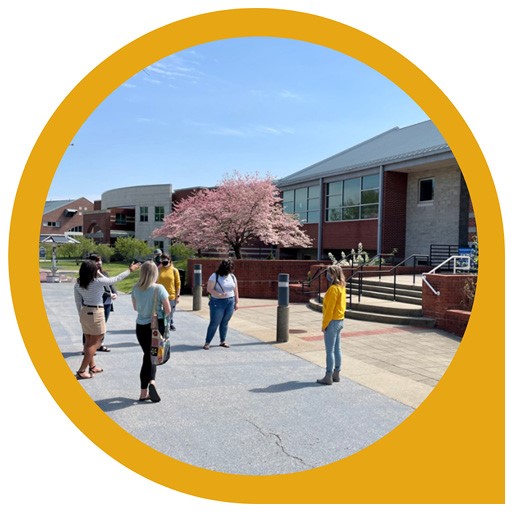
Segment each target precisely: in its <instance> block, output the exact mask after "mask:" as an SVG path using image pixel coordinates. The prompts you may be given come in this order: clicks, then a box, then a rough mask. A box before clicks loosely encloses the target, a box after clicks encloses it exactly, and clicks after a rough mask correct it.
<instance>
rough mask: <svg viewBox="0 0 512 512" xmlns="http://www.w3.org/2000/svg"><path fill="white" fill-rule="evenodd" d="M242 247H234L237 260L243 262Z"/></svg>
mask: <svg viewBox="0 0 512 512" xmlns="http://www.w3.org/2000/svg"><path fill="white" fill-rule="evenodd" d="M241 249H242V248H241V247H240V246H239V245H233V251H234V253H235V258H236V259H237V260H241V259H242V252H241Z"/></svg>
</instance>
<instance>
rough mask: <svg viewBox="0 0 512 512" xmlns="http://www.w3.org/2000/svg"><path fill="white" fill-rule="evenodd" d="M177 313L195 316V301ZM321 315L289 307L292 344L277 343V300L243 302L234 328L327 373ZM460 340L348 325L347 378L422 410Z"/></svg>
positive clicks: (434, 332)
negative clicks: (185, 312) (188, 313)
mask: <svg viewBox="0 0 512 512" xmlns="http://www.w3.org/2000/svg"><path fill="white" fill-rule="evenodd" d="M201 305H202V309H201V311H194V314H197V315H199V316H201V317H203V318H208V316H209V312H208V299H207V298H206V297H202V304H201ZM178 308H179V309H181V310H184V311H192V296H191V295H187V296H182V297H181V299H180V303H179V305H178ZM321 318H322V317H321V313H318V312H316V311H313V310H311V309H309V308H308V307H307V305H306V304H291V305H290V306H289V341H288V342H286V343H276V341H275V340H276V324H277V300H265V299H244V298H242V299H240V308H239V310H238V311H237V312H236V313H235V315H234V316H233V318H232V320H231V322H230V328H232V329H236V330H238V331H240V332H242V333H244V334H247V335H249V336H253V337H254V338H256V339H258V340H261V341H264V342H266V343H272V344H275V346H276V347H278V348H279V349H281V350H284V351H286V352H289V353H291V354H294V355H296V356H297V357H301V358H303V359H305V360H307V361H310V362H312V363H314V364H317V365H318V366H319V371H318V374H319V377H321V376H322V375H323V373H322V372H323V369H324V368H325V351H324V343H323V335H322V332H321ZM459 345H460V338H459V337H457V336H454V335H452V334H449V333H446V332H444V331H441V330H438V329H422V328H417V327H407V326H401V325H390V324H379V323H374V322H365V321H360V320H352V319H347V320H345V325H344V329H343V331H342V354H343V369H342V372H343V374H344V376H345V377H348V378H349V379H351V380H353V381H355V382H357V383H359V384H362V385H364V386H366V387H368V388H370V389H373V390H375V391H377V392H379V393H382V394H383V395H386V396H388V397H390V398H392V399H394V400H397V401H399V402H401V403H403V404H405V405H409V406H410V407H414V408H416V407H418V406H419V405H420V404H421V403H422V402H423V400H425V398H426V397H427V396H428V395H429V394H430V392H431V391H432V389H433V388H434V387H435V385H436V384H437V383H438V382H439V380H440V379H441V377H442V376H443V374H444V372H445V371H446V369H447V367H448V366H449V364H450V362H451V361H452V358H453V356H454V355H455V352H456V351H457V349H458V347H459Z"/></svg>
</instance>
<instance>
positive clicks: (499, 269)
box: [9, 9, 504, 503]
mask: <svg viewBox="0 0 512 512" xmlns="http://www.w3.org/2000/svg"><path fill="white" fill-rule="evenodd" d="M251 36H266V37H280V38H289V39H296V40H302V41H305V42H309V43H313V44H317V45H321V46H324V47H328V48H331V49H333V50H336V51H339V52H342V53H344V54H346V55H349V56H351V57H353V58H355V59H357V60H359V61H361V62H364V63H365V64H367V65H369V66H371V67H372V68H374V69H375V70H377V71H378V72H380V73H382V74H383V75H385V76H386V77H387V78H389V79H390V80H391V81H393V82H394V83H395V84H397V85H398V86H399V87H401V89H402V90H403V91H404V92H405V93H407V94H408V95H409V96H410V97H411V98H412V99H413V100H414V101H416V103H417V104H418V105H420V107H421V108H422V109H423V110H424V111H425V112H426V114H427V115H428V116H429V117H430V118H431V119H432V120H433V122H434V123H435V124H436V126H437V127H438V128H439V130H440V131H441V132H442V134H443V136H444V137H445V139H446V140H447V142H448V144H449V145H450V147H451V148H452V151H453V153H454V154H455V157H456V159H457V161H458V163H459V166H460V168H461V169H462V171H463V173H464V177H465V179H466V182H467V184H468V187H469V190H470V194H471V198H472V201H473V205H474V210H475V215H476V218H477V219H478V234H479V246H480V270H479V279H478V292H477V297H476V302H475V307H474V309H473V313H472V316H471V321H470V323H469V326H468V329H467V331H466V334H465V336H464V339H463V342H462V344H461V347H460V349H459V350H458V352H457V354H456V356H455V358H454V360H453V362H452V364H451V365H450V367H449V369H448V371H447V372H446V374H445V376H444V377H443V379H442V380H441V382H440V383H439V384H438V386H437V387H436V388H435V389H434V391H433V392H432V393H431V395H430V396H429V397H428V398H427V400H425V402H424V403H423V404H422V405H421V407H419V408H418V409H417V410H416V411H415V412H414V413H413V414H412V415H411V416H410V417H409V418H408V419H407V420H406V421H405V422H403V423H402V424H401V425H400V426H399V427H398V428H396V429H395V430H393V431H392V432H390V433H389V434H388V435H386V436H385V437H384V438H382V439H380V440H379V441H378V442H376V443H374V444H373V445H371V446H370V447H368V448H366V449H365V450H362V451H360V452H358V453H356V454H354V455H352V456H351V457H348V458H346V459H344V460H341V461H338V462H335V463H333V464H329V465H328V466H324V467H320V468H317V469H314V470H310V471H305V472H300V473H293V474H287V475H275V476H240V475H231V474H223V473H218V472H214V471H208V470H204V469H201V468H197V467H194V466H191V465H188V464H185V463H182V462H179V461H177V460H174V459H172V458H170V457H168V456H165V455H163V454H161V453H159V452H157V451H155V450H153V449H152V448H150V447H148V446H147V445H145V444H144V443H142V442H140V441H138V440H137V439H135V438H134V437H132V436H131V435H129V434H128V433H127V432H125V431H124V430H123V429H122V428H120V427H119V426H118V425H117V424H116V423H115V422H114V421H112V420H111V419H110V418H109V417H108V416H107V415H106V414H104V413H103V412H102V411H101V410H100V409H99V408H98V407H97V406H96V405H95V404H94V403H93V402H92V400H91V399H90V398H89V396H88V395H87V393H86V392H85V391H84V390H83V388H82V387H81V386H80V384H79V383H78V382H77V381H76V380H75V378H74V376H73V375H72V373H71V372H70V371H69V368H68V366H67V364H66V362H65V361H64V358H63V357H62V354H61V352H60V350H59V348H58V346H57V344H56V342H55V339H54V337H53V334H52V331H51V329H50V326H49V324H48V319H47V316H46V311H45V307H44V302H43V298H42V293H41V287H40V285H39V277H38V264H37V259H36V258H34V259H33V260H29V261H27V260H26V259H20V258H19V257H18V254H19V252H18V249H19V247H21V246H23V247H24V248H25V249H26V248H27V240H29V241H30V242H29V252H32V253H33V254H36V251H37V248H38V236H39V231H40V226H41V218H42V213H43V206H44V203H45V201H46V195H47V191H48V189H49V186H50V184H51V181H52V178H53V174H54V172H55V170H56V169H57V166H58V165H59V162H60V159H61V157H62V155H63V154H64V152H65V150H66V148H67V147H68V145H69V143H70V141H71V140H72V139H73V137H74V135H75V133H76V132H77V131H78V129H79V128H80V127H81V125H82V124H83V123H84V122H85V121H86V119H87V118H88V116H89V115H90V114H91V113H92V112H93V110H94V109H95V108H96V107H97V106H98V105H99V104H100V103H101V102H102V101H103V100H104V99H105V98H106V97H107V96H108V95H109V94H110V93H111V92H112V91H114V90H115V89H116V88H117V87H119V86H120V85H121V84H122V83H123V82H125V81H126V80H127V79H129V78H130V77H131V76H132V75H134V74H135V73H137V72H138V71H140V70H141V69H142V68H144V67H146V66H148V65H150V64H152V63H154V62H155V61H158V60H160V59H162V58H164V57H166V56H168V55H169V54H172V53H176V52H179V51H181V50H184V49H186V48H189V47H192V46H196V45H200V44H203V43H208V42H212V41H216V40H220V39H228V38H237V37H251ZM503 255H504V242H503V227H502V222H501V213H500V209H499V203H498V199H497V196H496V191H495V189H494V184H493V181H492V178H491V175H490V173H489V170H488V168H487V165H486V162H485V159H484V157H483V155H482V153H481V151H480V149H479V147H478V144H477V142H476V141H475V139H474V138H473V136H472V134H471V132H470V130H469V129H468V127H467V126H466V124H465V122H464V120H463V119H462V118H461V116H460V115H459V113H458V112H457V111H456V109H455V107H454V106H453V105H452V104H451V102H450V101H449V100H448V99H447V98H446V97H445V96H444V94H443V93H442V92H441V91H440V90H439V89H438V88H437V86H436V85H435V84H434V83H433V82H432V81H431V80H430V79H429V78H428V77H427V76H425V75H424V74H423V73H422V72H421V71H420V70H419V69H417V68H416V67H415V66H414V65H413V64H412V63H410V62H409V61H407V60H406V59H405V58H404V57H403V56H401V55H400V54H398V53H397V52H395V51H394V50H392V49H391V48H389V47H387V46H386V45H384V44H383V43H382V42H380V41H378V40H376V39H374V38H372V37H370V36H368V35H367V34H364V33H362V32H360V31H358V30H355V29H353V28H351V27H348V26H346V25H343V24H341V23H339V22H335V21H333V20H329V19H326V18H321V17H318V16H314V15H310V14H305V13H299V12H295V11H283V10H274V9H236V10H228V11H219V12H212V13H207V14H203V15H199V16H195V17H191V18H188V19H185V20H181V21H178V22H175V23H172V24H170V25H167V26H164V27H162V28H160V29H158V30H155V31H153V32H151V33H149V34H147V35H145V36H143V37H141V38H139V39H137V40H135V41H133V42H132V43H130V44H129V45H127V46H126V47H124V48H122V49H121V50H119V51H118V52H116V53H115V54H113V55H112V56H111V57H109V58H108V59H107V60H106V61H104V62H102V63H101V64H100V65H99V66H98V67H97V68H95V69H94V70H93V71H92V72H91V73H90V74H89V75H87V76H86V77H85V78H84V80H82V81H81V82H80V83H79V84H78V85H77V86H76V87H75V89H74V90H73V91H72V92H71V94H69V96H68V97H67V98H66V99H65V100H64V101H63V102H62V104H61V105H60V106H59V108H58V109H57V110H56V112H55V113H54V115H53V116H52V117H51V119H50V120H49V122H48V124H47V126H46V127H45V128H44V130H43V132H42V133H41V135H40V137H39V139H38V140H37V142H36V144H35V146H34V148H33V151H32V153H31V155H30V158H29V160H28V162H27V165H26V168H25V170H24V172H23V175H22V177H21V180H20V184H19V188H18V192H17V195H16V199H15V204H14V209H13V216H12V221H11V231H10V240H9V266H10V279H11V291H12V297H13V303H14V308H15V312H16V316H17V319H18V323H19V327H20V331H21V334H22V336H23V339H24V341H25V344H26V347H27V350H28V352H29V354H30V357H31V358H32V361H33V364H34V366H35V367H36V369H37V371H38V373H39V375H40V377H41V379H42V380H43V382H44V384H45V385H46V387H47V388H48V390H49V392H50V393H51V394H52V396H53V398H54V399H55V400H56V402H57V403H58V404H59V405H60V407H61V408H62V410H63V411H64V412H65V413H66V415H67V416H68V417H69V418H70V419H71V420H72V421H73V422H74V423H75V425H77V426H78V428H80V429H81V430H82V432H83V433H84V434H85V435H86V436H87V437H89V438H90V439H91V440H92V441H93V442H94V443H95V444H96V445H97V446H99V447H100V448H101V449H102V450H104V451H105V452H106V453H108V454H110V455H111V456H112V457H113V458H115V459H116V460H118V461H119V462H121V463H122V464H124V465H126V466H127V467H129V468H131V469H132V470H133V471H136V472H137V473H139V474H141V475H143V476H144V477H147V478H149V479H151V480H153V481H154V482H157V483H160V484H162V485H164V486H167V487H170V488H173V489H175V490H178V491H181V492H184V493H188V494H191V495H196V496H200V497H204V498H210V499H215V500H222V501H233V502H241V503H502V502H503V500H504V283H503V280H502V279H501V276H503V275H504V266H503V265H504V264H503V260H504V258H503V257H502V256H503ZM491 258H492V264H491ZM496 277H497V279H496ZM27 298H28V300H29V301H31V302H32V301H33V304H32V305H31V308H30V314H28V310H27Z"/></svg>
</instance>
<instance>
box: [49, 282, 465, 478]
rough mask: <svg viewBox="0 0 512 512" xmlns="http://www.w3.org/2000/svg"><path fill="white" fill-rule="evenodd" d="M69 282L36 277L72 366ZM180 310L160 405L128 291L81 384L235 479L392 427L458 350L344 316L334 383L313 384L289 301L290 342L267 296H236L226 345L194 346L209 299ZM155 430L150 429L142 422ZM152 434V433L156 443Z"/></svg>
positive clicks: (123, 421)
mask: <svg viewBox="0 0 512 512" xmlns="http://www.w3.org/2000/svg"><path fill="white" fill-rule="evenodd" d="M72 286H73V284H72V283H42V284H41V287H42V290H43V297H44V300H45V304H46V309H47V312H48V319H49V322H50V325H51V327H52V330H53V333H54V336H55V339H56V341H57V343H58V345H59V347H60V349H61V351H62V354H63V356H64V357H65V358H66V361H67V362H68V364H69V367H70V370H71V371H72V372H73V373H74V372H76V370H77V368H78V366H79V364H80V361H81V355H80V352H81V331H80V324H79V321H78V315H77V312H76V309H75V305H74V301H73V300H72V297H73V291H72ZM202 308H203V309H202V310H201V311H198V312H194V311H192V297H191V296H184V297H182V298H181V301H180V303H179V305H178V311H177V313H176V317H175V322H176V326H177V331H175V332H173V333H172V350H173V353H172V356H171V360H170V361H169V362H168V363H167V364H166V365H164V366H163V367H161V368H159V369H158V372H157V387H158V390H159V393H160V395H161V397H162V401H161V402H159V403H158V404H153V403H151V402H143V403H140V402H138V401H137V398H138V395H139V387H140V385H139V378H138V374H139V370H140V364H141V359H142V357H141V350H140V347H139V346H138V343H137V340H136V338H135V333H134V326H135V312H134V311H133V309H132V307H131V299H130V296H129V295H121V296H120V297H119V298H118V299H117V300H116V301H115V311H114V312H113V313H112V314H111V316H110V319H109V323H108V333H107V337H106V340H105V342H106V344H107V345H108V346H110V347H111V348H112V351H111V352H110V353H99V354H98V356H97V359H98V364H99V365H100V366H101V367H103V368H104V369H105V371H104V373H102V374H100V375H97V376H95V377H94V379H91V380H85V381H80V382H81V384H82V385H83V386H84V388H85V389H86V391H87V392H88V393H89V395H90V396H91V398H92V400H94V401H95V403H96V404H97V405H98V406H99V407H100V408H101V409H102V410H103V411H104V412H105V413H106V414H108V415H109V416H110V417H111V418H112V419H113V420H114V421H116V422H117V423H118V424H119V425H120V426H121V427H122V428H124V429H125V430H126V431H128V432H129V433H131V434H132V435H133V436H135V437H136V438H138V439H140V440H141V441H142V442H144V443H146V444H147V445H149V446H151V447H153V448H155V449H156V450H159V451H161V452H163V453H164V454H167V455H169V456H171V457H173V458H176V459H178V460H181V461H183V462H187V463H189V464H193V465H195V466H198V467H203V468H206V469H211V470H215V471H221V472H226V473H234V474H251V475H270V474H281V473H291V472H296V471H302V470H305V469H310V468H314V467H319V466H322V465H325V464H328V463H330V462H333V461H336V460H339V459H342V458H344V457H347V456H349V455H351V454H353V453H355V452H357V451H359V450H361V449H363V448H365V447H366V446H368V445H370V444H372V443H374V442H375V441H377V440H378V439H380V438H381V437H383V436H384V435H386V434H387V433H388V432H390V431H391V430H393V429H394V428H395V427H396V426H397V425H399V424H400V423H401V422H402V421H403V420H404V419H406V418H407V417H408V416H409V415H410V414H411V413H413V412H414V409H415V408H416V407H417V406H418V405H419V404H420V403H421V402H422V400H423V399H424V398H425V397H426V396H428V394H429V393H430V391H431V390H432V389H433V387H434V386H435V384H436V383H437V381H438V380H439V379H440V378H441V376H442V374H443V373H444V371H445V369H446V367H447V366H448V364H449V363H450V361H451V358H452V357H453V355H454V353H455V352H456V350H457V348H458V346H459V343H458V339H457V338H456V337H453V336H451V335H447V334H445V333H443V332H440V331H436V330H420V329H411V328H405V327H400V326H396V327H394V326H389V325H387V326H381V325H377V324H370V323H366V322H357V321H353V320H351V321H347V322H346V323H345V328H344V330H343V333H342V347H343V348H342V349H343V364H344V366H343V372H342V375H343V376H342V381H341V382H340V383H336V384H334V385H332V386H321V385H319V384H317V383H316V379H317V378H319V377H321V376H323V373H324V359H325V355H324V348H323V338H322V333H321V332H320V320H321V316H320V314H319V313H317V312H314V311H311V310H309V309H308V308H307V307H306V306H305V305H304V304H300V305H292V306H290V339H289V341H288V342H287V343H279V344H278V343H275V341H274V340H275V336H276V332H275V329H276V314H277V302H276V301H268V300H253V299H241V308H240V309H239V310H238V311H237V312H236V313H235V315H234V317H233V319H232V321H231V323H230V334H229V342H230V343H231V348H230V349H224V348H220V347H218V346H217V345H216V344H217V341H218V340H217V339H215V340H214V342H213V343H212V346H211V349H210V350H209V351H205V350H203V349H202V345H203V342H204V334H205V332H206V327H207V324H208V310H207V299H206V298H203V301H202ZM148 425H152V426H158V425H161V427H162V428H158V429H155V428H152V429H148V428H147V426H148ZM155 432H158V436H157V437H156V438H155Z"/></svg>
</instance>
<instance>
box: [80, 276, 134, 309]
mask: <svg viewBox="0 0 512 512" xmlns="http://www.w3.org/2000/svg"><path fill="white" fill-rule="evenodd" d="M129 275H130V270H125V271H124V272H121V274H119V275H118V276H115V277H100V278H97V279H95V280H94V281H91V282H90V283H89V286H88V287H87V289H86V288H82V287H81V286H80V285H79V284H78V283H76V284H75V288H74V293H75V304H76V309H77V310H78V312H79V313H80V310H81V309H82V306H84V305H87V306H103V292H104V291H105V290H104V288H103V287H104V286H108V285H111V284H114V283H117V282H118V281H122V280H123V279H126V278H127V277H128V276H129Z"/></svg>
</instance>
